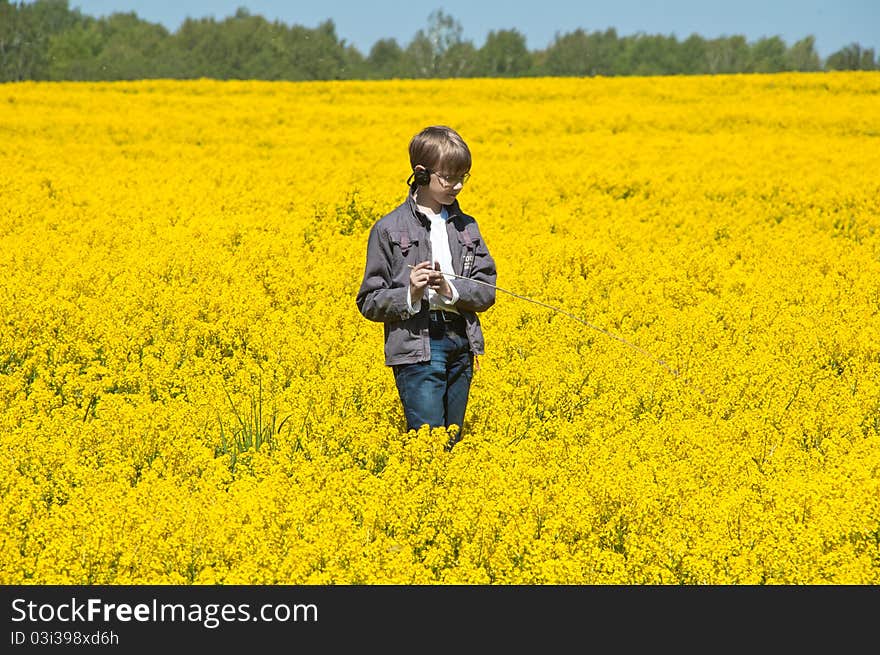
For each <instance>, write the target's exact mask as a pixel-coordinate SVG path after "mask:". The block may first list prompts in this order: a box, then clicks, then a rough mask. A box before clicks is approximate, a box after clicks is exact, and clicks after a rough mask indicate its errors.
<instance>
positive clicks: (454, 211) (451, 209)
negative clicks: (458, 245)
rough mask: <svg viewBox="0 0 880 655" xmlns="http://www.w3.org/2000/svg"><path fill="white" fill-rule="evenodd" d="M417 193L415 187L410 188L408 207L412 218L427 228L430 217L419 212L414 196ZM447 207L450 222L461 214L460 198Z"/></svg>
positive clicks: (407, 198)
mask: <svg viewBox="0 0 880 655" xmlns="http://www.w3.org/2000/svg"><path fill="white" fill-rule="evenodd" d="M414 192H415V186H412V187H410V190H409V193H407V194H406V205H407V207H408V208H409V211H410V213H411V214H412V217H413V218H414V219H415V220H416V221H418V222H419V223H420V224H421V225H422V226H424V227H427V225H428V217H427V216H425V215H424V214H423V213H422V212H420V211H419V208H418V205H416V198H415V196H414V195H413V194H414ZM444 207H446V214H447V216H446V220H447V221H448V220H449V219H451V218H454V217H455V216H458V215H459V214H461V208H460V207H459V206H458V198H456V199H455V200H453V201H452V203H451V204H449V205H444Z"/></svg>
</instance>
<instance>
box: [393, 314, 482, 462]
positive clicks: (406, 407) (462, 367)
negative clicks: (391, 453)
mask: <svg viewBox="0 0 880 655" xmlns="http://www.w3.org/2000/svg"><path fill="white" fill-rule="evenodd" d="M473 363H474V358H473V355H472V354H471V352H470V346H469V344H468V339H467V336H466V335H465V333H464V325H463V322H462V324H461V326H460V327H459V326H458V325H457V324H450V323H443V322H441V321H435V320H434V319H433V318H432V320H431V361H430V362H418V363H416V364H399V365H397V366H394V367H392V368H393V370H394V382H395V384H396V385H397V392H398V394H399V395H400V402H401V403H402V404H403V413H404V415H405V416H406V429H407V430H418V429H419V428H420V427H421V426H422V425H425V424H426V423H427V424H428V425H429V426H431V427H432V428H435V427H449V426H450V425H457V426H458V427H459V432H458V434H457V435H456V437H455V439H454V440H453V441H452V443H454V442H455V441H458V440H459V439H461V428H462V426H463V424H464V412H465V409H466V408H467V402H468V394H469V393H470V389H471V378H472V377H473V371H474V368H473ZM452 443H450V446H451V445H452Z"/></svg>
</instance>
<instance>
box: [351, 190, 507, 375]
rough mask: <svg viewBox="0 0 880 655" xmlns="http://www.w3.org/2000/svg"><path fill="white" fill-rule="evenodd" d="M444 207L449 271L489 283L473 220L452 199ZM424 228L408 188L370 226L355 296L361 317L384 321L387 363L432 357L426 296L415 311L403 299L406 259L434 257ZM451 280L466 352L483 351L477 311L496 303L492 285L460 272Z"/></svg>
mask: <svg viewBox="0 0 880 655" xmlns="http://www.w3.org/2000/svg"><path fill="white" fill-rule="evenodd" d="M446 210H447V213H448V214H449V218H448V219H447V221H446V231H447V234H448V236H449V249H450V251H451V253H452V269H453V272H454V273H455V274H456V275H463V276H464V277H466V278H470V279H473V280H480V281H481V282H485V283H488V284H492V285H494V284H495V280H496V278H497V273H496V271H495V260H494V259H492V256H491V255H490V254H489V250H488V248H487V247H486V243H485V242H484V241H483V237H482V236H481V235H480V230H479V228H478V227H477V222H476V220H474V219H473V218H472V217H471V216H468V215H467V214H463V213H462V212H461V209H460V208H459V206H458V201H457V200H455V201H453V203H452V204H451V205H447V207H446ZM429 229H430V222H429V221H428V219H427V217H426V216H425V215H424V214H423V213H421V212H420V211H418V209H417V208H416V203H415V200H414V199H413V197H412V194H407V199H406V200H405V201H404V202H403V204H401V205H400V206H399V207H397V208H396V209H394V210H393V211H391V212H390V213H388V214H386V215H385V216H383V217H382V218H381V219H379V220H378V221H376V223H375V224H374V225H373V227H372V229H371V230H370V236H369V239H368V241H367V263H366V267H365V269H364V279H363V282H361V288H360V290H359V291H358V293H357V298H356V302H357V306H358V309H359V310H360V312H361V314H363V316H364V317H365V318H367V319H369V320H371V321H377V322H379V323H383V325H384V328H385V364H386V365H388V366H394V365H396V364H412V363H415V362H425V361H430V360H431V337H430V335H429V334H428V323H429V317H428V300H427V298H422V302H421V307H420V308H419V311H418V312H417V313H415V314H413V313H411V312H410V311H409V307H408V306H407V302H406V296H407V289H408V288H409V274H410V269H409V268H408V267H407V264H410V265H413V266H414V265H415V264H417V263H419V262H423V261H434V259H433V256H432V253H431V239H430V236H429V232H428V230H429ZM452 284H453V285H455V288H456V290H457V291H458V295H459V299H458V302H457V303H456V305H455V309H456V310H458V312H459V313H460V314H461V315H462V316H463V317H464V320H465V324H466V326H467V338H468V342H469V343H470V347H471V352H472V353H473V354H474V355H482V354H483V353H484V342H483V331H482V329H481V328H480V319H479V317H478V316H477V312H483V311H486V310H487V309H489V307H491V306H492V305H493V304H495V289H493V288H491V287H487V286H485V285H484V284H476V283H474V282H471V281H470V280H466V279H465V280H463V279H460V278H454V279H453V280H452Z"/></svg>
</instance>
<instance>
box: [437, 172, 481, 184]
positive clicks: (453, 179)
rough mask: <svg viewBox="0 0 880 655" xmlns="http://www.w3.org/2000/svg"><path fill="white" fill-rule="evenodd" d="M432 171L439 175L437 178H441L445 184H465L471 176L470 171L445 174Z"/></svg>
mask: <svg viewBox="0 0 880 655" xmlns="http://www.w3.org/2000/svg"><path fill="white" fill-rule="evenodd" d="M431 172H432V173H433V174H434V175H436V176H437V179H438V180H440V181H441V182H442V183H443V185H444V186H455V185H457V184H461V185H464V184H465V183H466V182H467V181H468V180H469V179H470V177H471V174H470V173H464V174H463V175H444V174H443V173H438V172H436V171H431Z"/></svg>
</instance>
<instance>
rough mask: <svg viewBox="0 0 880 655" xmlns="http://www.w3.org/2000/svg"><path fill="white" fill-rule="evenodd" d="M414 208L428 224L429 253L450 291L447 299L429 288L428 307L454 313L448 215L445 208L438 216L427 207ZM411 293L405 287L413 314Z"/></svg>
mask: <svg viewBox="0 0 880 655" xmlns="http://www.w3.org/2000/svg"><path fill="white" fill-rule="evenodd" d="M416 207H417V208H418V210H419V211H420V212H422V213H423V214H424V215H425V216H426V217H427V219H428V221H429V222H430V225H431V230H430V235H431V253H432V254H433V255H434V261H435V262H439V263H440V270H441V271H442V272H443V273H445V274H446V275H444V277H445V278H446V281H447V282H448V283H449V288H450V289H452V298H449V299H447V298H444V297H443V296H442V295H440V294H439V293H437V292H436V291H434V290H433V289H431V288H430V287H429V288H428V296H427V297H428V305H429V306H430V309H442V310H444V311H447V312H456V311H457V310H456V309H455V303H457V302H458V290H457V289H456V288H455V285H454V284H452V280H453V279H455V278H453V277H451V276H450V275H449V274H451V273H455V271H454V270H453V269H452V251H451V250H450V249H449V235H448V234H447V232H446V219H447V218H448V217H449V214H448V212H447V211H446V207H440V213H439V214H435V213H434V212H433V211H432V210H431V209H430V208H429V207H423V206H422V205H418V204H417V205H416ZM411 293H412V291H411V290H410V288H409V287H407V291H406V304H407V305H408V306H409V310H410V311H411V312H412V313H414V314H415V313H416V312H418V311H419V308H418V307H413V304H412V297H411Z"/></svg>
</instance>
